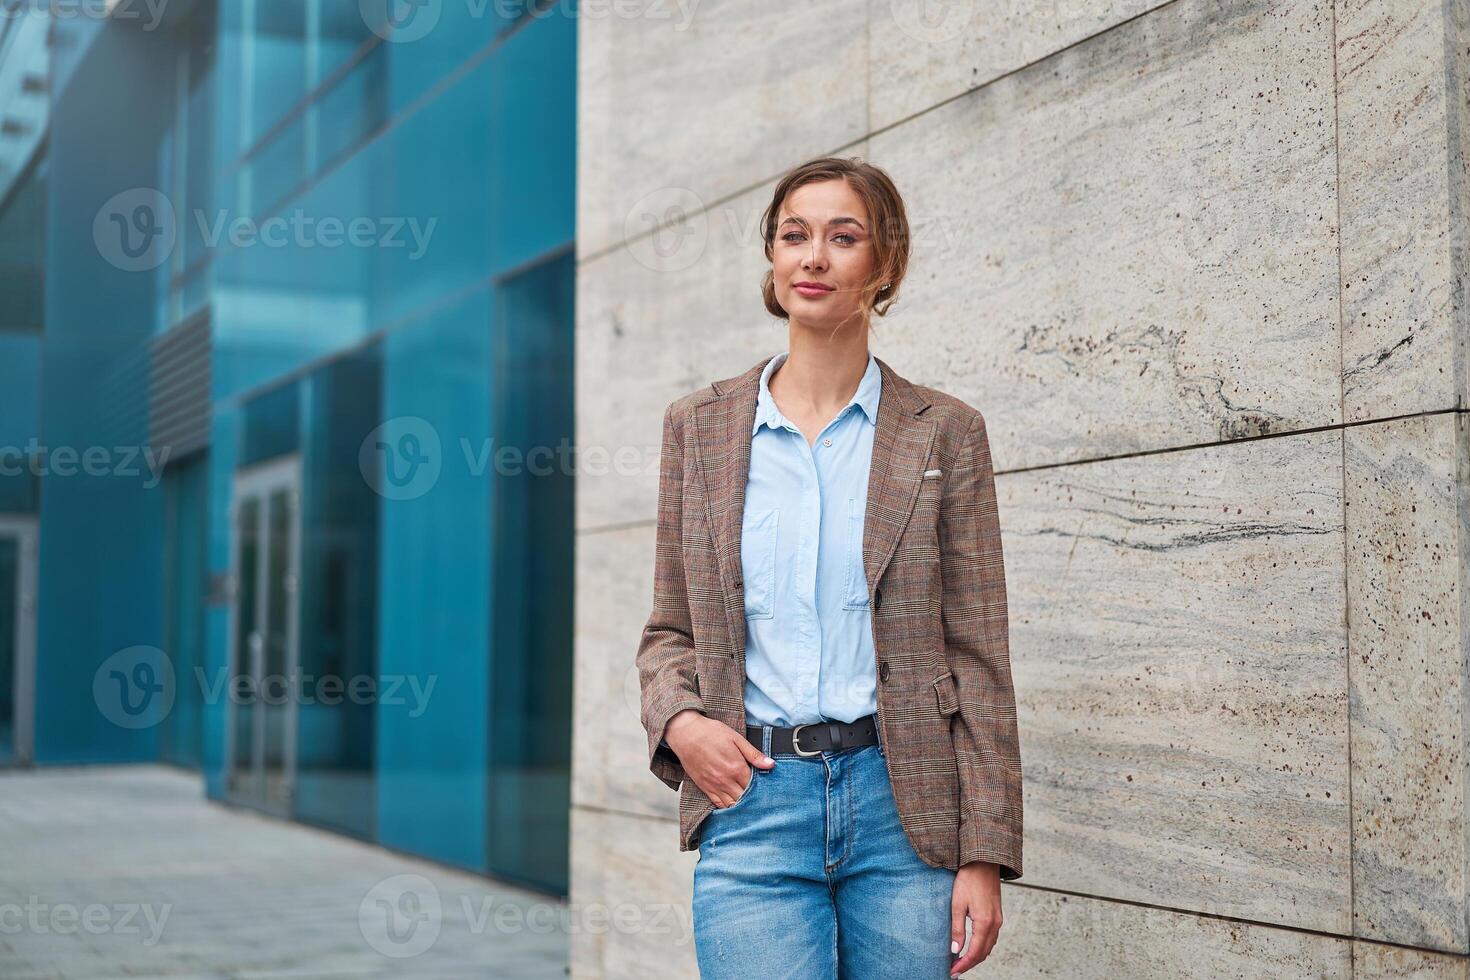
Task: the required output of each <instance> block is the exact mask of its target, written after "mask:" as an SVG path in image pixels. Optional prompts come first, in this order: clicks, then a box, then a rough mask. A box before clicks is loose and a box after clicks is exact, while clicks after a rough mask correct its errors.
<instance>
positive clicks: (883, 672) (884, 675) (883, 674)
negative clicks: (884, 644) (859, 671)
mask: <svg viewBox="0 0 1470 980" xmlns="http://www.w3.org/2000/svg"><path fill="white" fill-rule="evenodd" d="M878 679H879V680H880V681H882V682H883V683H885V684H887V683H888V661H886V660H884V661H882V662H880V663H879V664H878Z"/></svg>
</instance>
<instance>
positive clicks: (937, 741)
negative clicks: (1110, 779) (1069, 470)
mask: <svg viewBox="0 0 1470 980" xmlns="http://www.w3.org/2000/svg"><path fill="white" fill-rule="evenodd" d="M769 360H770V358H764V359H762V360H761V361H760V363H758V364H756V365H755V366H753V367H751V368H750V369H749V370H747V371H745V372H744V373H742V374H739V375H737V376H735V377H732V378H726V379H724V380H722V381H716V382H713V383H712V384H709V385H707V386H706V387H704V388H701V389H700V390H698V391H695V392H692V393H690V394H688V395H684V396H683V397H681V398H679V399H677V400H676V401H674V402H673V403H672V404H671V405H669V407H668V408H667V409H666V410H665V412H664V420H663V447H662V455H661V457H660V462H659V499H658V528H657V532H656V543H655V567H654V594H653V612H652V614H651V615H650V616H649V617H648V622H647V624H646V625H645V626H644V628H643V637H642V640H641V642H640V643H639V646H638V654H637V658H636V659H637V667H638V677H639V683H640V685H641V687H642V721H643V726H644V728H645V729H646V730H647V732H648V756H649V768H650V769H651V770H652V771H653V773H654V775H656V776H658V778H659V779H661V780H662V781H663V782H664V783H665V784H667V785H668V786H669V787H670V788H673V789H678V790H679V791H680V792H679V850H681V851H689V850H694V849H695V848H697V847H698V846H699V828H700V824H701V822H702V821H703V820H704V818H705V817H706V816H708V815H709V813H710V811H711V810H712V809H713V808H714V804H713V803H712V802H711V801H710V799H709V797H707V796H706V795H705V794H704V793H703V792H702V791H701V790H700V788H699V787H698V786H697V785H695V783H694V780H692V779H686V778H685V774H684V770H683V767H682V766H681V765H680V764H679V760H678V757H677V756H675V755H674V754H673V753H672V752H671V751H669V749H667V748H665V747H662V746H660V744H659V743H660V742H661V741H662V739H663V736H664V726H665V725H666V724H667V723H668V721H669V719H670V718H672V717H673V716H674V715H675V714H677V713H678V712H679V711H681V710H683V709H684V708H697V709H699V710H700V711H701V712H703V713H704V714H705V715H706V716H708V717H710V718H715V719H717V720H719V721H722V722H724V723H725V724H727V725H729V726H730V727H731V728H733V729H734V730H735V731H737V732H739V733H740V734H741V736H742V737H744V734H745V696H744V692H745V639H746V637H745V595H744V588H743V585H742V582H741V562H740V530H741V525H742V523H743V518H744V508H745V483H746V478H747V476H748V475H749V471H750V430H751V427H752V425H754V423H755V404H756V395H757V393H758V391H759V385H760V374H761V369H762V368H764V367H765V365H766V362H767V361H769ZM877 361H878V367H879V370H880V371H881V372H882V375H883V386H882V387H883V391H882V396H881V398H880V399H879V402H878V426H877V431H876V432H875V434H874V439H873V461H872V466H871V470H870V475H869V480H868V500H867V510H866V524H865V528H864V531H863V567H864V570H865V571H866V573H867V579H868V588H869V590H870V595H869V599H870V602H869V608H870V609H871V615H872V626H873V642H874V650H875V654H876V660H877V663H876V664H875V665H874V668H875V669H876V670H877V672H878V679H879V684H878V728H879V737H880V738H881V740H882V742H883V750H884V753H885V757H886V759H887V763H888V772H889V777H890V780H891V783H892V786H893V797H894V800H895V801H896V802H897V805H898V813H899V818H900V820H901V822H902V824H903V828H904V832H905V833H906V834H907V835H908V838H909V841H910V842H911V843H912V844H913V847H914V850H915V851H916V852H917V853H918V855H919V856H920V857H921V858H922V859H923V860H924V861H925V862H926V863H928V864H930V865H933V866H935V867H946V868H951V869H957V868H958V867H959V866H960V865H962V864H965V863H967V862H970V861H993V862H995V863H997V864H999V865H1000V866H1001V877H1002V878H1004V879H1006V880H1011V879H1015V878H1019V877H1021V756H1020V739H1019V736H1018V733H1017V728H1016V703H1015V694H1014V692H1013V690H1012V687H1011V669H1010V654H1009V649H1008V643H1009V640H1008V631H1007V622H1006V584H1005V570H1004V567H1003V565H1002V561H1001V535H1000V520H999V513H998V511H997V508H996V501H995V478H994V474H993V473H992V471H991V464H990V447H989V444H988V443H987V441H986V436H985V420H984V418H983V417H981V415H980V413H979V411H977V410H976V409H974V408H971V407H970V406H969V405H967V404H965V403H964V402H962V401H960V400H959V399H958V398H955V397H953V396H951V395H947V394H945V393H944V392H941V391H938V390H936V389H933V388H928V387H925V386H923V385H915V384H912V383H910V382H909V381H907V380H905V379H904V378H902V377H900V376H899V375H897V374H895V373H894V371H893V369H892V368H890V367H889V366H888V365H887V364H886V363H885V362H884V361H883V360H882V359H877ZM681 784H682V785H681Z"/></svg>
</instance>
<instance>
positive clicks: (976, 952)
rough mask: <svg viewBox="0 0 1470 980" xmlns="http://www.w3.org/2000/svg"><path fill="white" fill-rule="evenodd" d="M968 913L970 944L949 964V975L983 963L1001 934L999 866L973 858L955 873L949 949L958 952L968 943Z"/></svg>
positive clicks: (950, 903)
mask: <svg viewBox="0 0 1470 980" xmlns="http://www.w3.org/2000/svg"><path fill="white" fill-rule="evenodd" d="M967 915H968V916H969V917H970V929H971V934H970V947H969V949H967V950H965V954H964V955H963V956H961V957H960V958H959V959H957V960H955V961H954V963H952V964H950V968H949V975H950V976H952V977H957V976H959V975H960V974H961V973H964V972H965V971H966V970H968V969H969V968H970V967H972V966H974V965H975V964H977V963H982V962H984V960H985V958H986V957H987V956H989V955H990V951H991V949H992V948H994V946H995V940H996V938H997V937H998V936H999V935H1000V926H1001V921H1002V920H1001V914H1000V865H998V864H993V863H991V862H989V861H971V862H970V863H969V864H966V865H962V866H961V867H960V870H959V871H957V872H956V873H955V876H954V892H953V893H952V894H951V896H950V900H949V937H950V940H951V941H952V945H951V946H950V947H949V949H950V952H956V951H958V950H959V949H960V947H962V946H964V945H965V916H967Z"/></svg>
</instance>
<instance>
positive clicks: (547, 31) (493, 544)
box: [0, 0, 576, 894]
mask: <svg viewBox="0 0 1470 980" xmlns="http://www.w3.org/2000/svg"><path fill="white" fill-rule="evenodd" d="M124 9H126V10H128V11H136V12H137V14H138V15H139V16H137V17H136V18H129V19H124V18H122V17H121V16H120V15H119V11H122V10H124ZM405 11H407V12H408V13H407V16H408V17H409V19H407V20H405ZM415 11H416V12H417V15H418V16H420V17H427V16H430V15H432V19H433V23H432V24H431V25H428V26H427V27H426V26H425V25H423V24H416V23H414V22H413V21H412V15H413V14H414V12H415ZM575 25H576V20H575V17H574V16H572V15H571V14H570V13H569V12H568V11H567V9H566V7H565V6H564V5H563V6H559V7H555V8H551V9H550V10H541V9H537V8H534V7H532V6H531V5H529V4H528V5H525V6H523V7H519V8H516V7H511V6H508V5H505V4H499V5H497V4H455V3H443V4H430V5H409V4H398V3H396V2H390V3H382V4H378V5H376V8H375V5H374V4H372V3H358V2H355V0H353V2H339V0H195V2H192V3H170V4H168V5H166V7H165V8H164V13H163V14H162V16H161V17H160V19H159V20H158V22H157V23H153V22H151V21H149V20H148V15H147V13H146V11H145V8H144V7H143V5H122V6H120V7H118V8H117V9H116V10H114V12H113V16H111V17H102V18H90V19H89V18H87V17H73V18H68V19H66V20H65V21H63V20H60V19H56V18H48V17H47V16H46V15H45V14H43V13H39V12H31V13H26V14H24V15H18V16H15V17H12V18H9V19H7V20H0V30H3V31H5V32H6V34H5V36H4V38H3V39H0V112H3V113H5V117H6V118H7V119H9V118H12V117H13V118H18V119H19V118H24V119H30V120H32V121H31V122H29V123H28V124H26V125H27V127H28V131H27V133H26V134H25V139H22V138H21V136H20V134H16V138H15V139H14V140H6V141H5V142H6V143H7V144H12V143H13V144H14V145H7V146H6V147H5V148H4V150H3V151H0V265H3V268H0V275H3V277H4V281H3V286H4V288H3V290H0V764H5V763H6V762H9V763H11V764H36V765H47V764H72V763H98V762H135V761H158V760H161V761H166V762H169V763H173V764H176V765H179V766H184V767H189V768H197V769H198V770H199V772H200V774H201V778H202V779H203V782H204V785H205V788H206V790H207V792H208V793H209V795H210V796H211V797H213V798H216V799H219V800H221V801H224V802H227V803H233V804H238V805H243V806H249V807H254V808H258V809H261V810H264V811H266V812H269V813H273V814H277V815H279V816H281V817H284V818H289V819H294V820H300V821H304V822H307V823H311V824H314V825H318V826H321V827H326V828H330V829H333V830H336V831H340V832H342V833H345V834H350V835H353V836H356V837H360V838H363V839H366V840H371V841H377V842H381V843H383V844H385V845H388V846H391V847H394V848H397V849H400V850H404V851H408V852H412V853H416V854H420V855H424V856H427V857H430V858H433V859H436V860H439V861H443V862H445V863H448V864H452V865H456V866H461V867H465V868H470V869H475V870H478V871H482V872H485V873H489V874H493V875H496V876H500V877H503V878H505V879H507V880H514V881H516V882H519V883H524V884H527V885H530V886H532V887H537V888H541V889H545V890H549V891H553V892H556V893H560V894H564V893H565V892H566V883H567V867H566V862H567V829H568V827H567V820H568V811H569V804H570V751H571V677H572V669H571V668H572V661H571V656H572V636H571V628H572V615H571V613H572V610H571V596H572V558H573V554H572V528H573V519H572V506H573V484H572V478H573V477H572V474H571V471H570V468H569V467H565V466H552V467H537V466H534V465H531V464H530V463H529V462H527V463H525V464H521V465H516V464H515V463H514V462H507V460H508V459H509V460H516V459H522V458H524V459H527V460H529V459H531V458H534V456H533V455H527V454H530V453H532V450H534V449H536V448H538V447H549V448H550V449H551V450H553V451H552V452H551V454H550V457H549V458H551V459H553V460H560V459H562V458H565V454H563V453H560V452H557V451H556V450H557V447H559V446H567V445H570V443H571V441H572V438H573V435H574V431H573V430H574V415H573V404H572V391H573V376H572V370H573V345H572V330H573V274H574V235H575V221H574V215H575V210H576V208H575V194H574V189H575V159H574V153H575V133H576V116H575V113H576V99H575V95H576V26H575ZM12 68H13V69H14V70H8V69H12ZM30 102H34V103H36V104H35V105H34V107H33V111H31V112H30V114H29V115H27V114H26V112H23V111H22V109H23V108H24V107H26V106H28V105H29V103H30ZM28 111H29V110H28ZM22 144H24V145H22ZM506 449H510V450H512V451H511V452H509V453H507V452H505V451H504V450H506Z"/></svg>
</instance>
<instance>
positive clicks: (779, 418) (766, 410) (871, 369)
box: [750, 351, 883, 435]
mask: <svg viewBox="0 0 1470 980" xmlns="http://www.w3.org/2000/svg"><path fill="white" fill-rule="evenodd" d="M790 353H791V352H790V351H782V352H781V353H779V354H777V355H776V356H775V357H773V358H771V359H770V361H769V362H767V364H766V367H765V370H763V371H761V386H760V393H759V394H758V395H756V399H755V425H753V426H752V427H751V430H750V434H751V435H755V434H756V432H757V431H758V430H759V429H760V427H761V423H762V422H764V423H766V424H767V425H769V426H770V427H771V428H773V429H779V428H781V426H783V425H784V424H785V423H786V417H785V416H784V415H782V414H781V410H780V409H779V408H777V407H776V399H774V398H772V397H771V388H770V385H769V383H768V382H769V381H770V378H771V375H773V374H775V373H776V369H777V368H779V367H780V366H781V365H782V364H783V363H785V361H786V356H787V355H788V354H790ZM882 389H883V375H882V372H880V371H879V370H878V359H877V358H876V357H874V356H873V353H872V352H871V351H869V352H868V367H867V370H865V371H864V372H863V377H862V380H861V381H859V382H858V387H857V391H856V392H854V393H853V396H852V398H851V399H849V400H848V402H847V405H844V406H842V411H846V410H847V407H848V405H852V404H854V403H856V404H857V405H858V407H859V408H861V409H862V410H863V414H864V415H866V416H867V417H868V421H869V422H871V423H873V424H874V425H877V424H878V398H879V396H880V394H881V393H882ZM837 414H839V415H841V414H842V412H838V413H837Z"/></svg>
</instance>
